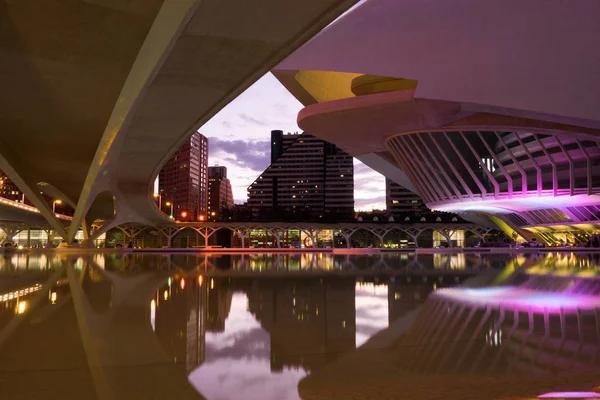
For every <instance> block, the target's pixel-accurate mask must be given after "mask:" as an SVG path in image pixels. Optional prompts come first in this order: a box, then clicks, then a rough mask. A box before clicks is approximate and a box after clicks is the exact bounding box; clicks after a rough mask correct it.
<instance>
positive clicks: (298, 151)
mask: <svg viewBox="0 0 600 400" xmlns="http://www.w3.org/2000/svg"><path fill="white" fill-rule="evenodd" d="M248 206H249V207H250V208H251V209H252V210H253V211H254V212H255V213H256V214H257V215H259V216H260V215H261V214H262V215H268V214H269V213H274V214H272V216H273V217H274V218H282V217H294V218H299V219H320V218H324V219H331V218H334V219H346V218H348V219H350V218H352V216H353V213H354V165H353V161H352V156H350V155H349V154H348V153H346V152H345V151H343V150H341V149H340V148H339V147H337V146H335V145H333V144H331V143H328V142H325V141H323V140H320V139H317V138H316V137H314V136H312V135H310V134H308V133H302V134H298V133H295V134H283V132H282V131H279V130H275V131H272V132H271V165H270V166H269V167H268V168H267V169H266V170H265V171H264V172H263V173H262V174H261V175H260V176H259V178H258V179H257V180H256V181H255V182H254V183H253V184H252V185H251V186H250V187H248Z"/></svg>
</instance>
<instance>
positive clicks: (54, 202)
mask: <svg viewBox="0 0 600 400" xmlns="http://www.w3.org/2000/svg"><path fill="white" fill-rule="evenodd" d="M57 204H62V200H60V199H56V200H54V201H53V202H52V212H53V213H54V214H56V205H57Z"/></svg>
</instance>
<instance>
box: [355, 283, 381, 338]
mask: <svg viewBox="0 0 600 400" xmlns="http://www.w3.org/2000/svg"><path fill="white" fill-rule="evenodd" d="M355 293H356V298H355V305H356V347H360V346H362V345H363V344H364V343H365V342H366V341H367V340H368V339H369V338H370V337H371V336H373V335H374V334H375V333H377V332H379V331H380V330H382V329H384V328H387V326H388V320H389V317H388V287H387V285H375V284H373V283H357V284H356V290H355Z"/></svg>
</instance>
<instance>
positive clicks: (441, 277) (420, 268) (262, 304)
mask: <svg viewBox="0 0 600 400" xmlns="http://www.w3.org/2000/svg"><path fill="white" fill-rule="evenodd" d="M598 271H600V260H599V255H598V254H596V255H594V254H580V255H576V254H571V253H562V254H558V253H548V254H532V255H522V254H521V255H519V254H514V255H490V254H487V255H486V254H470V255H464V254H459V255H439V254H438V255H419V256H415V255H408V254H386V255H385V256H378V255H377V256H342V255H340V256H338V255H331V254H317V253H314V254H306V253H305V254H291V255H284V254H278V255H274V254H254V255H219V256H205V255H168V254H129V255H125V254H119V255H117V254H106V255H104V254H96V255H84V256H76V255H69V256H55V255H52V256H50V255H49V254H48V255H44V254H38V255H11V256H4V257H3V258H0V399H17V398H23V399H34V398H40V399H41V398H44V399H55V398H56V399H71V398H72V399H80V398H86V399H131V398H144V399H153V398H155V399H163V398H164V399H171V398H172V399H187V398H190V399H202V398H206V399H334V398H336V399H337V398H339V399H346V398H356V399H363V398H364V399H370V398H373V399H379V398H389V399H418V398H423V399H435V398H440V399H441V398H444V399H503V398H509V397H514V396H526V395H527V396H534V395H538V394H540V393H544V392H548V391H552V390H571V391H572V390H589V389H591V388H593V387H594V386H597V385H598V384H600V371H599V370H598V363H599V362H600V358H599V356H600V352H599V350H600V323H599V319H598V318H599V315H598V309H600V277H598V278H597V273H598Z"/></svg>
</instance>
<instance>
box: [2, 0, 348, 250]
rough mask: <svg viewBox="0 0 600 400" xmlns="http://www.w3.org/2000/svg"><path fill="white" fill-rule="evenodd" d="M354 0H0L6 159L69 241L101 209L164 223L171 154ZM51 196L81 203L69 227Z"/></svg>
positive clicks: (126, 218) (108, 216)
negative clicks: (161, 192)
mask: <svg viewBox="0 0 600 400" xmlns="http://www.w3.org/2000/svg"><path fill="white" fill-rule="evenodd" d="M355 1H356V0H318V1H317V0H308V1H307V0H292V1H286V2H280V1H275V0H272V1H271V0H270V1H266V2H260V4H254V3H252V4H251V3H248V2H245V1H237V0H229V1H220V0H205V1H197V0H183V1H182V0H133V1H128V2H114V1H113V2H103V1H98V0H83V1H62V2H61V1H46V0H36V1H28V2H8V3H4V5H3V6H2V9H1V10H0V26H2V29H0V58H2V60H3V62H2V63H1V65H0V87H2V88H3V95H2V96H0V110H1V111H0V169H1V170H2V171H4V172H5V173H6V174H7V175H8V176H9V178H10V179H11V180H12V181H14V182H15V183H16V184H17V186H18V187H19V188H20V189H21V190H22V191H23V192H24V193H25V195H26V197H27V198H28V199H29V200H30V201H31V202H32V203H33V204H34V205H35V206H36V207H37V208H38V209H39V210H40V212H41V215H42V216H43V217H44V218H45V219H46V220H47V221H48V222H49V224H50V225H51V226H52V227H53V229H55V230H56V231H57V232H58V233H59V234H60V235H61V236H62V237H63V238H65V239H67V240H70V239H72V238H73V237H74V235H75V233H76V232H77V230H78V229H79V228H80V226H81V225H82V224H83V225H84V230H87V231H89V227H90V226H91V224H92V223H93V222H94V221H95V220H97V219H101V220H103V221H105V223H106V224H107V226H106V227H105V229H107V228H109V227H111V226H115V225H117V224H120V223H125V222H139V223H145V224H150V225H153V224H158V223H166V222H167V221H166V220H165V218H164V217H163V216H162V215H161V214H160V213H159V212H158V211H157V210H156V207H155V206H154V203H153V202H152V199H151V196H150V194H151V185H152V182H153V180H154V178H155V177H156V175H157V174H158V172H159V170H160V168H161V167H162V165H163V164H164V162H166V160H168V158H169V157H170V156H171V155H172V154H173V153H174V152H175V151H176V150H177V149H178V147H179V146H180V145H181V144H182V143H183V142H184V141H185V140H187V138H189V137H190V136H191V134H192V133H193V132H195V131H196V130H197V129H198V128H199V127H200V126H202V124H204V123H205V122H207V121H208V120H209V119H210V118H211V117H212V116H213V115H214V114H215V113H217V112H218V111H219V110H220V109H221V108H222V107H224V106H225V105H226V104H227V103H229V102H230V101H231V100H232V99H234V98H235V97H236V96H237V95H238V94H240V93H241V92H242V91H243V90H245V89H246V88H247V87H248V86H249V85H251V84H252V83H253V82H254V81H256V80H257V79H258V78H259V77H260V76H262V75H263V74H265V73H267V72H268V71H269V70H270V69H271V68H272V67H273V66H274V65H276V64H277V63H278V62H279V61H281V60H282V59H283V58H284V57H286V56H287V55H289V54H290V53H291V52H292V51H294V50H295V49H296V48H297V47H298V46H299V45H301V44H302V43H304V42H305V41H306V40H308V39H309V38H310V37H312V36H313V35H314V34H316V33H317V32H318V31H319V30H321V29H322V28H323V27H325V26H326V25H328V24H329V23H330V22H331V21H333V20H334V19H335V18H336V17H337V16H339V15H340V14H341V13H342V12H344V11H345V10H346V9H347V8H348V7H350V6H351V5H352V4H353V3H355ZM41 192H43V193H44V194H45V195H46V196H42V195H41ZM48 197H51V198H60V199H61V200H62V201H63V202H64V203H66V204H68V205H70V206H71V207H73V209H74V210H75V213H74V217H73V221H72V223H71V224H70V226H69V227H68V228H65V227H64V226H63V224H62V223H61V222H60V221H59V220H58V219H57V218H56V216H54V215H53V212H52V206H51V203H50V202H49V201H48V200H47V198H48ZM86 225H87V228H86Z"/></svg>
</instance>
